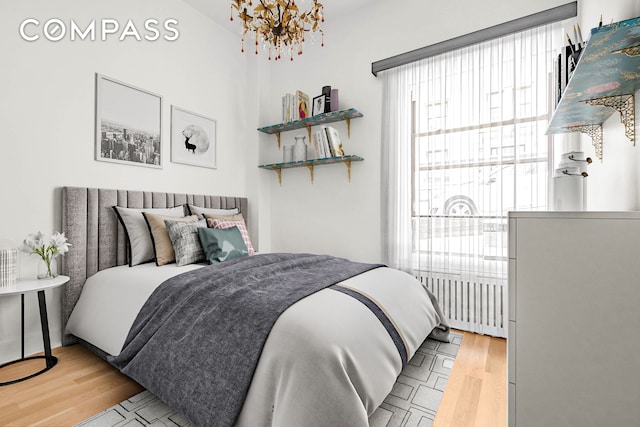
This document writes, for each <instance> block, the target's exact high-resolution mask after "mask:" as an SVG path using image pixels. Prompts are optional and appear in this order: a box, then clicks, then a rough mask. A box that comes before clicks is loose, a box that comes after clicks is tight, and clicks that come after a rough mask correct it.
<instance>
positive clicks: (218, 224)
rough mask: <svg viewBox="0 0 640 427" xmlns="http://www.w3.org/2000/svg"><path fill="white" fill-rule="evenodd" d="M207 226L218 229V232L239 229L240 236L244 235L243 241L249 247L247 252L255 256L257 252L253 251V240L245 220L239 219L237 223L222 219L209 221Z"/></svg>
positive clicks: (210, 219)
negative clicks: (233, 228) (232, 228)
mask: <svg viewBox="0 0 640 427" xmlns="http://www.w3.org/2000/svg"><path fill="white" fill-rule="evenodd" d="M207 224H208V226H209V228H217V229H218V230H224V229H226V228H231V227H238V230H240V234H241V235H242V240H244V244H245V245H247V250H248V251H249V255H255V253H256V251H255V250H254V249H253V245H252V244H251V239H250V238H249V232H248V231H247V225H246V224H245V223H244V220H243V219H238V220H235V221H226V220H222V219H213V218H209V219H207Z"/></svg>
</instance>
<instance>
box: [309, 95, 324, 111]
mask: <svg viewBox="0 0 640 427" xmlns="http://www.w3.org/2000/svg"><path fill="white" fill-rule="evenodd" d="M324 102H325V96H324V95H318V96H316V97H315V98H313V109H312V111H311V115H312V116H317V115H318V114H322V113H324Z"/></svg>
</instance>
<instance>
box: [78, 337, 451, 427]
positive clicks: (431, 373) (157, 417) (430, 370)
mask: <svg viewBox="0 0 640 427" xmlns="http://www.w3.org/2000/svg"><path fill="white" fill-rule="evenodd" d="M461 342H462V335H461V334H458V333H451V342H450V343H443V342H440V341H435V340H431V339H427V340H426V341H425V342H424V343H423V344H422V346H420V348H419V349H418V351H416V354H415V355H414V356H413V358H411V360H410V361H409V363H408V364H407V366H405V367H404V369H403V370H402V372H401V373H400V376H399V377H398V380H397V381H396V383H395V384H394V386H393V389H392V390H391V393H389V395H388V396H387V398H386V399H385V400H384V402H383V403H382V405H380V407H379V408H378V409H377V410H376V411H375V412H374V413H373V415H371V417H370V418H369V425H370V426H371V427H396V426H397V427H400V426H402V427H429V426H431V425H432V424H433V420H434V418H435V416H436V412H437V410H438V406H439V405H440V399H441V398H442V393H443V392H444V387H445V385H446V384H447V380H448V379H449V373H450V372H451V368H452V367H453V362H454V360H455V357H456V354H458V350H459V349H460V343H461ZM124 426H126V427H136V426H153V427H156V426H157V427H162V426H171V427H176V426H178V427H192V426H193V424H191V423H190V422H189V420H187V419H186V418H185V417H184V416H182V415H181V414H180V413H178V412H176V411H174V410H173V409H171V408H170V407H169V406H168V405H166V404H165V403H163V402H162V401H161V400H160V399H158V398H157V397H156V396H154V395H153V394H151V393H150V392H148V391H143V392H141V393H139V394H137V395H135V396H133V397H132V398H130V399H127V400H125V401H123V402H120V403H119V404H117V405H115V406H113V407H111V408H109V409H107V410H106V411H104V412H102V413H100V414H98V415H95V416H93V417H91V418H89V419H88V420H86V421H83V422H82V423H80V424H77V425H76V427H124Z"/></svg>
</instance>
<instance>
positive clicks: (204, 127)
mask: <svg viewBox="0 0 640 427" xmlns="http://www.w3.org/2000/svg"><path fill="white" fill-rule="evenodd" d="M171 161H172V162H174V163H183V164H186V165H193V166H201V167H205V168H211V169H215V168H216V121H215V120H213V119H210V118H209V117H205V116H203V115H201V114H197V113H193V112H191V111H187V110H184V109H182V108H180V107H176V106H175V105H172V106H171Z"/></svg>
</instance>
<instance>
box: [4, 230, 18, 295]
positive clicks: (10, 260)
mask: <svg viewBox="0 0 640 427" xmlns="http://www.w3.org/2000/svg"><path fill="white" fill-rule="evenodd" d="M3 243H4V242H0V289H2V288H9V287H12V286H15V284H16V279H17V277H18V249H16V248H11V247H8V246H9V245H6V244H3Z"/></svg>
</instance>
